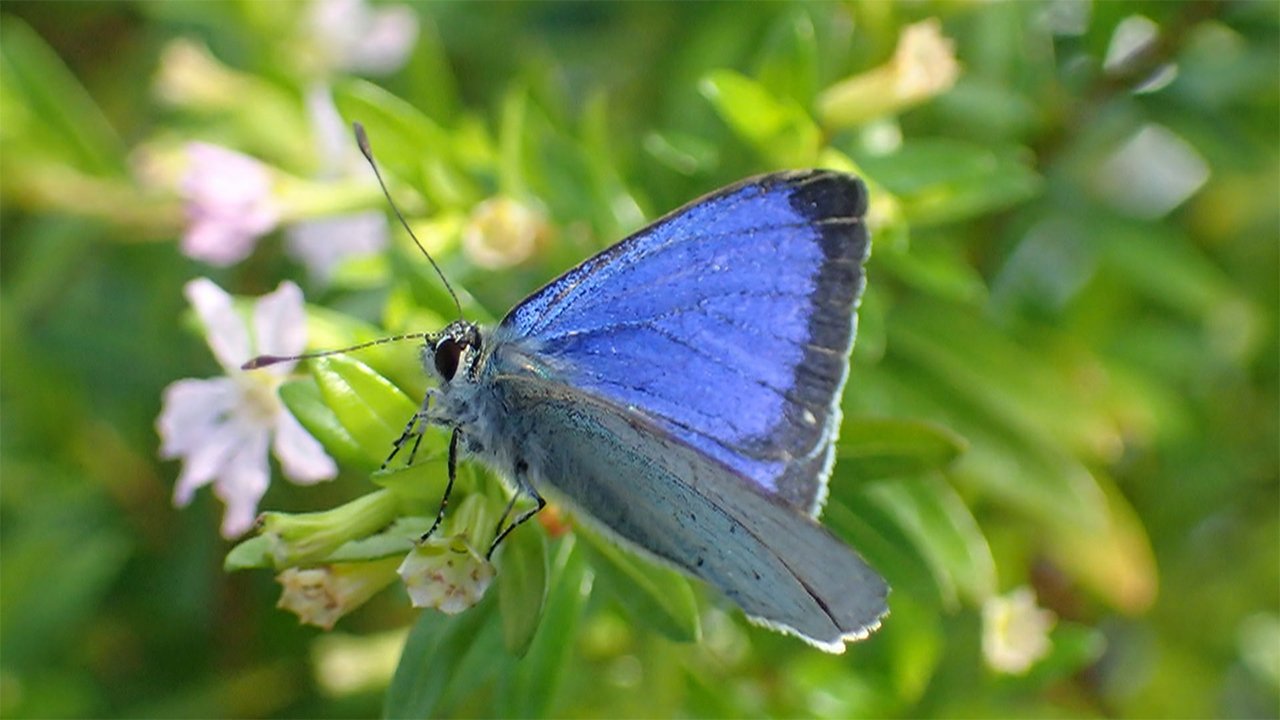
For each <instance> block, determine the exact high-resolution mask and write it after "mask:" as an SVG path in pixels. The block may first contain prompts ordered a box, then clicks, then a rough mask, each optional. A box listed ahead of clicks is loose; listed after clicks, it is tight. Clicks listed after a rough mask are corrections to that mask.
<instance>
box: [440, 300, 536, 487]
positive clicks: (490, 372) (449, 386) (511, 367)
mask: <svg viewBox="0 0 1280 720" xmlns="http://www.w3.org/2000/svg"><path fill="white" fill-rule="evenodd" d="M525 344H526V343H525V342H523V341H522V340H521V339H517V338H511V337H509V336H508V334H507V333H505V332H504V331H503V329H502V328H496V329H495V328H485V327H481V326H478V325H475V324H473V323H470V322H467V321H464V320H459V321H455V322H454V323H452V324H450V325H449V326H448V327H446V328H445V329H444V330H442V331H441V332H440V333H439V335H437V336H433V337H432V338H430V339H429V340H428V342H427V344H426V345H425V346H424V348H423V365H424V367H426V368H427V370H428V372H432V373H433V374H434V375H435V377H436V380H437V381H438V382H439V387H438V389H437V390H436V391H435V393H434V399H435V401H434V403H433V405H432V407H431V408H430V410H429V413H430V416H431V420H432V422H433V423H434V424H439V425H443V426H445V427H450V428H456V429H458V430H459V431H460V432H461V440H462V447H463V448H465V449H466V451H467V452H468V454H470V455H472V456H473V457H475V458H476V459H478V460H481V461H482V462H484V463H485V464H487V465H489V466H491V467H492V468H494V469H495V470H496V471H498V474H499V475H500V476H502V477H503V478H506V479H509V480H514V481H515V483H516V484H525V483H528V482H529V481H530V478H529V477H528V475H529V474H530V473H529V470H530V465H531V464H533V465H536V457H537V456H538V455H539V454H540V453H539V449H538V448H536V447H532V446H531V445H530V443H529V441H528V440H529V437H530V433H528V432H527V430H528V429H527V428H521V427H518V425H519V417H520V415H519V413H513V412H511V408H509V407H507V404H508V403H507V400H506V399H505V395H504V393H503V392H502V382H501V378H503V377H509V376H511V375H529V376H533V377H542V378H545V377H547V374H548V373H549V372H551V370H550V368H547V367H542V365H543V363H538V362H537V360H536V359H535V358H536V354H535V353H533V352H531V349H530V348H527V347H524V345H525Z"/></svg>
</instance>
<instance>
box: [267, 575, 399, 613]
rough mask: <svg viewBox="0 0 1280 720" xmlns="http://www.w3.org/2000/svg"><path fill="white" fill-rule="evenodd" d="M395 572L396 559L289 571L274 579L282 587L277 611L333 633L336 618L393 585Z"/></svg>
mask: <svg viewBox="0 0 1280 720" xmlns="http://www.w3.org/2000/svg"><path fill="white" fill-rule="evenodd" d="M395 568H396V558H386V559H382V560H373V561H370V562H357V563H333V564H330V565H323V566H320V567H313V568H296V567H291V568H288V569H286V570H285V571H284V572H281V573H280V574H279V575H277V576H276V580H277V581H279V583H280V584H281V585H282V586H284V592H282V593H281V594H280V602H278V603H276V607H278V608H281V609H283V610H288V611H289V612H292V613H294V614H295V615H297V616H298V619H299V620H300V621H301V622H303V623H305V624H307V625H315V626H317V627H322V628H324V629H325V630H332V629H333V625H334V623H336V622H337V621H338V618H340V617H342V616H343V615H346V614H347V613H349V612H351V611H352V610H354V609H356V608H358V607H360V606H361V605H363V604H364V603H365V602H366V601H367V600H368V599H369V598H371V597H373V596H374V595H376V594H377V593H378V591H379V590H382V589H383V588H385V587H386V586H388V585H390V584H391V583H392V582H395V579H396V572H395Z"/></svg>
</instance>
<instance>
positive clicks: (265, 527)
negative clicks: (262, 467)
mask: <svg viewBox="0 0 1280 720" xmlns="http://www.w3.org/2000/svg"><path fill="white" fill-rule="evenodd" d="M399 512H400V498H399V496H397V495H396V494H395V493H393V492H391V491H390V490H378V491H377V492H373V493H369V494H368V495H365V496H364V497H360V498H357V499H355V500H352V501H351V502H349V503H347V504H345V505H339V506H338V507H336V508H333V509H332V510H325V511H323V512H314V513H303V514H298V515H291V514H289V513H276V512H269V513H263V514H262V515H261V517H260V518H259V520H258V522H259V525H260V527H261V533H262V534H263V535H264V536H266V537H268V538H270V540H271V556H272V557H273V558H274V559H275V564H276V567H290V566H295V565H303V564H306V563H308V562H315V561H317V560H320V559H323V558H324V557H325V556H327V555H328V554H329V553H331V552H333V551H334V550H336V549H338V548H339V547H341V546H342V545H343V543H346V542H348V541H351V540H358V539H360V538H363V537H366V536H368V535H370V534H372V533H374V532H376V531H378V530H380V529H382V528H384V527H386V526H387V525H389V524H391V522H392V521H393V520H395V518H396V516H397V514H398V513H399Z"/></svg>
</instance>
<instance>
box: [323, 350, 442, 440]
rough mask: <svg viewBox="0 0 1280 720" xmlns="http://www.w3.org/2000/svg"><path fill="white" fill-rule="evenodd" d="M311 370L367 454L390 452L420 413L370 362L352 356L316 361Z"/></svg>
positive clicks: (328, 401) (333, 407) (343, 421)
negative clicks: (370, 365)
mask: <svg viewBox="0 0 1280 720" xmlns="http://www.w3.org/2000/svg"><path fill="white" fill-rule="evenodd" d="M311 369H312V374H313V375H314V376H315V378H316V382H317V383H318V384H319V386H320V393H321V395H322V396H323V397H324V401H325V404H326V405H328V406H329V407H330V408H331V409H332V410H333V412H334V413H335V414H337V416H338V418H339V419H340V420H341V421H342V424H343V426H344V427H346V429H347V432H349V433H350V434H351V437H352V438H354V439H355V441H356V442H357V443H359V445H360V448H361V450H362V451H363V453H364V454H365V456H367V457H370V458H373V457H377V456H378V455H379V454H380V453H382V452H387V453H389V452H390V451H391V448H392V441H394V440H395V439H396V438H398V437H400V435H401V433H402V432H404V429H405V424H406V423H408V422H409V419H410V418H412V417H413V415H414V413H415V412H417V410H418V407H417V404H416V403H414V402H413V401H412V400H410V399H409V398H408V397H407V396H406V395H405V394H404V393H403V392H401V391H400V389H399V388H397V387H396V386H395V385H392V384H391V382H390V381H388V380H387V379H386V378H384V377H382V376H381V375H379V374H377V373H376V372H374V371H373V370H371V369H370V368H369V366H368V365H365V364H364V363H362V362H360V361H359V360H355V359H353V358H351V357H348V356H344V355H335V356H332V357H327V358H320V359H317V360H312V361H311ZM408 450H409V448H405V450H404V451H405V452H408ZM384 457H385V456H384Z"/></svg>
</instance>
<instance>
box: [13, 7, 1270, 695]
mask: <svg viewBox="0 0 1280 720" xmlns="http://www.w3.org/2000/svg"><path fill="white" fill-rule="evenodd" d="M0 13H2V15H0V202H2V203H3V207H2V209H0V237H2V238H3V240H2V243H0V321H2V325H0V368H2V374H0V421H2V430H0V586H2V588H3V593H2V594H0V715H3V716H5V717H87V716H95V717H211V716H229V717H288V716H306V717H356V716H370V715H377V714H383V713H385V714H389V715H396V716H399V715H442V716H494V715H503V716H505V715H521V716H537V715H550V716H562V717H585V716H607V717H622V716H646V717H665V716H752V717H756V716H783V717H790V716H815V717H853V716H879V717H887V716H909V717H922V716H957V715H965V716H990V715H994V716H1009V715H1026V716H1030V715H1036V716H1050V715H1051V716H1062V715H1071V716H1125V717H1140V716H1169V717H1205V716H1221V717H1276V716H1277V715H1278V714H1280V699H1278V689H1280V510H1278V508H1280V504H1278V503H1280V498H1278V497H1277V490H1278V488H1280V460H1278V454H1280V449H1278V447H1277V445H1278V441H1277V438H1278V432H1280V428H1278V427H1277V425H1278V423H1277V406H1278V396H1277V361H1278V357H1280V353H1278V348H1277V332H1276V331H1277V307H1278V304H1280V299H1278V293H1280V289H1278V278H1280V259H1278V258H1280V216H1278V212H1280V211H1278V208H1280V204H1278V203H1277V197H1280V164H1278V159H1280V158H1278V155H1280V153H1278V148H1280V143H1278V142H1277V140H1278V138H1280V133H1278V128H1277V124H1278V120H1280V102H1278V101H1280V60H1278V58H1280V33H1278V28H1280V5H1277V4H1276V3H1274V2H1237V3H1216V2H1190V3H1179V2H1150V3H1148V2H1136V3H1134V2H1129V3H1123V2H1106V3H1098V2H1087V1H1084V0H1079V1H1077V0H1057V1H1049V2H1016V3H999V2H992V3H987V2H963V1H952V2H910V3H890V2H870V3H781V2H779V3H749V4H721V3H697V4H680V5H676V4H663V3H618V4H613V3H610V4H583V3H527V4H525V3H483V4H465V3H430V4H421V5H419V4H411V5H410V4H397V3H391V2H385V3H383V2H368V3H362V2H357V1H356V0H317V1H316V2H264V3H251V2H172V3H157V2H137V3H121V2H93V3H72V2H64V3H43V2H13V1H9V2H5V3H4V4H3V6H0ZM352 120H359V121H361V122H364V123H365V124H366V125H367V126H368V127H369V130H370V136H371V139H372V141H373V145H374V148H375V151H376V152H377V153H378V155H379V158H380V160H381V162H382V164H383V165H384V167H385V168H386V169H387V171H388V173H389V174H390V175H391V177H392V179H393V182H392V186H393V190H394V191H395V193H396V196H397V197H398V198H400V199H401V202H402V204H403V205H404V206H405V210H406V213H407V215H408V216H409V218H410V222H411V223H412V224H413V226H414V228H415V229H416V230H417V231H418V232H419V234H420V235H421V236H422V237H423V239H424V243H426V244H427V245H428V247H429V248H431V249H432V250H433V252H434V253H435V254H436V257H437V258H438V259H439V260H440V261H441V263H442V265H443V267H444V270H445V272H446V274H448V276H449V278H450V279H451V281H452V282H453V283H454V284H455V285H456V286H459V287H461V288H464V289H465V291H466V293H467V304H468V307H469V308H470V309H471V313H470V316H471V317H472V318H483V317H484V316H486V315H487V316H489V317H501V316H502V315H503V314H504V313H505V311H506V309H507V308H509V307H510V306H511V305H512V304H513V303H515V302H516V301H518V300H519V299H520V298H522V297H523V296H525V295H526V294H528V293H529V292H531V291H532V290H534V289H535V288H537V287H538V286H539V285H540V284H541V283H543V282H545V281H546V280H548V279H550V278H551V277H554V276H555V275H556V274H558V273H559V272H561V271H563V270H564V269H566V268H568V267H570V266H572V265H573V264H574V263H576V262H577V261H578V260H580V259H582V258H584V257H586V256H587V255H588V254H590V253H591V252H593V251H595V250H596V249H599V248H601V247H604V246H607V245H608V244H611V243H612V242H614V241H616V240H617V239H619V238H621V237H623V236H624V235H625V234H626V233H628V232H630V231H633V230H635V229H637V228H639V227H640V226H642V225H643V223H644V222H645V221H646V220H648V219H652V218H654V217H656V216H658V215H659V214H661V213H664V212H666V211H668V210H670V209H672V208H674V207H677V206H679V205H680V204H683V203H684V202H686V201H688V200H690V199H692V198H695V197H697V196H699V195H701V194H703V193H705V192H708V191H710V190H713V189H715V188H717V187H719V186H722V185H725V184H727V183H729V182H732V181H735V180H737V179H739V178H741V177H743V176H746V175H749V174H754V173H760V172H766V171H769V170H774V169H780V168H785V167H805V166H818V165H821V166H827V167H836V168H841V169H846V170H852V171H856V172H858V173H859V174H860V175H862V176H863V177H865V178H866V179H867V181H868V183H869V184H870V185H871V187H872V190H873V196H874V198H875V200H874V204H873V207H872V213H871V224H872V228H873V233H874V252H873V257H872V260H871V262H870V265H869V269H868V274H869V277H870V286H869V290H868V293H867V296H866V298H865V301H864V305H863V311H862V325H861V328H860V336H859V339H858V345H857V347H856V348H855V350H854V355H853V371H852V375H851V380H850V382H849V386H848V388H847V389H846V393H845V399H844V405H845V423H844V430H843V434H842V437H841V441H840V446H839V449H840V459H839V461H838V463H837V467H836V472H835V476H834V477H833V479H832V489H831V501H830V502H829V503H828V507H827V511H826V513H825V515H824V521H825V522H826V523H827V524H828V525H829V526H830V527H832V529H833V530H834V531H835V532H837V533H838V534H840V535H841V536H842V537H844V538H846V539H847V540H849V541H850V542H851V543H852V544H854V545H855V546H856V547H858V548H859V549H860V550H861V551H862V552H863V553H864V554H865V556H866V557H867V559H868V560H869V561H871V562H872V564H874V565H875V566H876V567H877V568H878V569H879V570H880V571H881V572H882V573H883V574H884V575H885V576H886V578H888V580H889V581H890V583H891V584H892V585H893V587H894V593H893V595H892V596H891V598H890V604H891V609H892V614H891V615H890V617H889V618H888V620H887V622H886V623H885V625H884V627H883V629H881V630H880V631H879V632H878V633H877V634H875V635H874V636H873V637H871V638H870V639H869V640H866V641H865V642H862V643H859V644H856V645H853V646H851V647H850V648H849V650H848V651H847V652H846V653H845V654H844V655H843V656H828V655H825V654H822V653H819V652H816V651H814V650H812V649H810V648H808V647H807V646H805V645H803V644H802V643H800V642H797V641H795V640H793V639H788V638H784V637H780V636H776V635H774V634H772V633H769V632H767V631H764V630H760V629H756V628H752V627H750V626H748V625H747V624H746V623H745V622H743V621H742V619H741V617H740V615H739V614H737V613H736V612H734V611H732V610H731V609H730V608H729V607H728V606H727V605H726V604H725V603H724V602H723V601H722V600H720V599H718V598H716V597H715V596H714V594H712V593H710V592H708V591H707V590H706V589H705V588H701V587H697V586H695V585H688V584H686V585H687V587H688V589H681V590H679V591H678V592H677V591H676V590H672V589H671V588H672V587H674V586H675V585H674V584H678V583H681V582H683V581H681V580H678V579H673V578H666V577H665V576H662V575H660V574H655V573H656V571H651V569H649V568H647V567H646V566H644V565H643V564H629V561H628V560H627V559H626V558H614V557H611V554H610V553H609V552H608V550H607V548H601V547H599V546H597V547H594V548H588V545H589V543H586V542H583V541H582V539H581V538H578V539H576V540H575V535H576V534H575V533H574V532H567V533H566V532H565V528H564V527H560V526H557V525H556V524H555V523H554V522H544V523H542V524H536V523H531V525H530V526H531V528H533V527H536V529H531V530H530V531H529V537H531V538H536V542H537V543H538V544H537V545H536V548H537V549H538V550H537V552H538V553H539V555H538V557H539V558H542V559H535V561H532V562H534V563H535V565H536V563H541V565H538V566H537V567H542V568H543V570H544V571H545V573H544V574H545V575H546V576H547V577H546V578H545V580H546V582H545V587H542V586H538V587H537V588H535V593H534V595H532V596H530V598H529V599H528V602H518V603H516V607H520V606H523V607H532V608H534V610H533V612H532V618H533V619H532V622H533V623H534V625H530V626H529V632H530V633H532V632H533V628H534V627H536V628H537V631H536V633H537V634H536V635H531V636H530V637H531V640H529V639H528V638H526V641H525V643H524V645H523V646H521V647H519V648H517V649H516V650H515V651H513V647H512V642H511V636H512V632H513V631H512V630H511V627H512V626H518V625H519V624H520V622H519V621H518V619H519V617H520V616H519V615H518V614H516V613H518V611H516V610H513V609H512V607H510V606H509V604H508V603H507V602H506V601H505V600H504V601H503V602H502V603H499V604H500V605H501V607H495V606H494V603H493V602H486V603H485V604H482V605H480V606H478V607H476V608H473V609H472V610H471V611H469V612H468V613H464V614H462V615H459V616H454V617H446V616H443V615H440V614H438V613H435V612H434V611H424V612H422V613H419V612H418V611H415V610H413V609H412V608H410V606H409V603H408V600H407V598H406V597H405V594H404V590H403V587H402V586H400V585H398V584H396V585H394V586H392V587H390V588H389V589H387V590H386V591H384V592H382V593H380V594H378V595H377V596H376V597H374V598H373V599H372V600H370V601H369V602H368V603H366V604H364V605H363V606H362V607H359V608H356V609H354V610H353V611H352V612H351V613H350V614H349V615H347V616H346V617H344V618H342V619H341V620H340V621H339V622H338V623H337V625H336V627H335V628H334V629H333V630H332V631H329V632H325V631H322V630H319V629H317V628H314V627H309V626H304V625H300V624H299V622H298V620H297V618H296V617H295V616H294V615H292V614H289V613H288V612H285V611H283V610H279V609H277V608H276V607H275V604H276V601H277V598H278V596H279V593H280V587H279V585H278V584H277V583H276V581H275V579H274V575H275V573H274V572H272V571H270V570H246V571H241V572H226V571H224V569H223V559H224V556H225V555H226V553H227V552H228V550H229V549H230V548H231V547H232V541H231V540H228V539H226V538H224V537H223V536H222V535H221V534H220V532H219V530H220V527H223V526H222V522H223V511H224V507H223V504H222V501H221V500H219V499H218V497H216V496H215V495H214V493H212V492H210V491H209V489H208V488H205V489H202V490H199V491H198V492H196V493H195V496H194V499H193V500H192V502H191V503H190V504H189V505H188V506H186V507H182V508H176V507H175V506H174V502H173V498H174V495H175V493H174V487H175V481H176V478H177V477H178V475H179V472H180V470H181V464H180V463H179V462H176V461H173V460H168V459H165V460H162V459H161V458H160V449H161V437H160V435H159V434H158V432H157V417H158V416H159V415H160V413H161V410H162V398H163V397H164V392H165V388H166V387H167V386H169V385H170V383H173V382H175V381H178V380H181V379H183V378H209V377H214V376H218V375H220V374H221V373H222V370H220V369H219V367H218V364H217V362H216V361H215V359H214V356H213V355H211V354H210V352H209V348H208V345H207V344H206V341H205V338H204V337H203V332H202V330H201V329H200V327H199V323H197V322H195V318H194V317H193V315H192V314H191V312H190V310H189V306H188V302H187V300H186V299H185V298H184V294H183V288H184V285H185V284H186V283H188V282H189V281H191V280H192V279H194V278H199V277H208V278H211V279H212V280H214V281H215V282H216V283H217V284H218V285H219V286H221V287H223V288H225V289H226V290H227V291H228V292H230V293H232V294H234V295H237V296H242V297H245V298H252V297H256V296H259V295H262V294H264V293H266V292H269V291H271V290H273V289H275V288H276V287H277V284H278V283H279V282H280V281H281V280H282V279H291V280H293V281H295V282H297V283H298V284H299V285H300V286H301V288H302V289H303V291H304V293H305V296H306V299H307V302H308V303H309V305H308V326H309V327H310V328H312V329H313V330H314V329H315V328H316V327H322V328H323V327H328V328H330V329H332V328H350V327H360V328H367V329H370V330H376V331H377V334H385V333H391V332H398V331H413V330H419V331H420V330H430V329H435V328H436V327H438V326H439V325H440V324H442V322H443V321H442V320H441V317H444V318H448V317H449V307H448V305H447V300H442V297H441V293H440V290H439V286H438V281H437V280H436V279H435V278H434V276H433V275H431V274H430V273H429V272H428V271H426V270H424V267H425V263H424V262H423V261H422V260H421V258H420V256H417V255H416V254H415V253H416V251H414V250H412V247H411V246H409V245H407V240H406V238H404V237H402V235H403V233H402V232H400V231H399V230H398V229H395V230H393V229H391V228H390V227H389V225H388V224H387V223H386V221H385V217H386V215H385V207H386V206H385V201H384V200H383V199H382V198H381V196H380V195H379V194H378V191H377V189H376V186H374V185H372V184H371V182H370V179H369V177H368V172H367V168H365V167H364V166H362V165H361V164H360V161H359V156H358V155H357V154H355V153H354V149H353V143H352V141H351V140H350V136H349V130H348V129H347V128H348V127H349V123H350V121H352ZM193 143H203V145H193ZM211 147H212V148H214V149H213V151H212V152H211V151H210V148H211ZM224 151H225V152H224ZM210 157H213V158H214V162H212V163H210V161H209V158H210ZM218 163H221V165H218ZM228 167H230V168H232V169H231V170H230V171H228V170H227V168H228ZM219 173H222V174H219ZM228 173H229V174H228ZM219 203H222V204H221V205H219ZM442 303H444V304H442ZM314 335H315V333H314V332H313V337H312V339H311V344H312V346H322V345H324V344H325V341H326V340H334V339H339V338H341V339H347V337H346V336H343V335H342V334H341V333H340V332H338V331H332V332H330V334H329V335H323V334H322V336H321V337H319V338H316V337H314ZM357 335H358V333H357ZM389 352H390V354H391V356H392V357H398V358H399V359H398V360H391V361H389V363H390V364H391V366H392V367H391V369H389V370H386V371H385V372H381V374H384V375H387V376H389V377H391V378H392V379H393V380H394V381H395V382H396V383H397V384H398V385H399V386H401V387H403V388H404V389H405V391H406V392H407V393H408V394H409V396H410V397H415V398H416V397H421V395H420V393H421V391H422V388H423V387H424V386H425V380H424V379H423V378H422V377H421V376H420V374H419V373H418V372H417V371H416V369H415V368H414V363H415V362H416V352H417V351H416V349H415V348H413V347H412V346H411V345H404V346H403V347H400V348H398V349H393V350H391V351H389ZM396 363H399V365H396ZM397 368H398V369H397ZM297 382H304V383H311V382H312V381H311V380H309V379H305V380H299V381H297ZM308 387H311V386H310V385H308ZM286 400H289V398H286ZM415 402H416V400H415ZM289 406H290V407H291V408H295V411H296V408H297V403H295V402H292V401H291V402H290V405H289ZM333 411H334V412H336V413H337V415H338V416H344V411H343V408H342V407H340V406H334V407H333ZM326 412H328V410H326ZM308 427H312V426H311V425H310V424H309V425H308ZM321 439H322V440H323V441H325V447H326V449H328V450H329V452H330V454H333V455H334V456H335V457H337V458H338V460H339V462H338V465H339V467H340V469H341V470H340V473H339V475H338V477H337V479H335V480H333V481H330V482H325V483H321V484H318V485H313V486H305V487H304V486H300V485H295V484H292V483H290V482H288V481H286V480H285V479H283V477H282V476H281V473H280V472H279V469H278V468H276V470H275V471H274V473H273V474H274V477H273V481H272V484H271V488H270V489H269V490H268V491H267V494H266V496H265V498H264V499H263V500H262V502H261V503H260V509H264V510H265V509H270V510H285V511H291V512H297V511H306V510H318V509H324V508H329V507H333V506H335V505H338V504H340V503H342V502H345V501H348V500H351V499H352V498H356V497H359V496H361V495H364V494H366V493H369V492H370V491H371V490H373V489H374V488H375V486H374V485H372V484H371V483H370V480H369V473H368V468H365V467H362V466H361V463H360V462H358V461H354V462H353V461H351V460H350V459H349V458H350V457H351V456H352V454H351V453H350V452H348V453H347V454H345V455H344V454H343V452H342V451H341V450H342V448H341V447H339V445H340V443H338V442H337V441H335V440H333V439H332V438H326V437H322V438H321ZM439 480H440V478H438V477H434V476H433V479H432V482H438V481H439ZM518 534H519V533H517V535H518ZM535 565H531V567H533V566H535ZM500 570H501V567H500ZM654 578H658V579H657V580H654ZM500 582H501V575H500ZM681 587H684V586H681ZM491 592H492V591H491ZM646 592H647V593H649V595H646ZM673 593H674V594H673ZM681 593H690V597H693V598H694V599H695V601H696V604H693V605H690V608H689V609H682V608H680V607H675V606H673V605H672V603H671V602H670V600H669V599H670V597H674V596H681V597H682V596H683V595H681ZM650 595H651V597H650ZM637 598H639V600H637ZM646 598H648V601H646V600H645V599H646ZM677 605H678V603H677ZM512 618H516V620H513V619H512ZM539 618H540V620H541V622H540V625H538V624H537V623H538V620H539ZM415 622H416V623H417V625H416V626H415V625H414V623H415ZM410 626H414V630H413V633H412V635H407V633H408V629H409V628H410ZM406 638H408V639H406ZM695 638H697V639H696V640H695ZM406 642H407V643H408V650H407V651H406V654H405V663H404V664H403V665H401V666H400V671H399V672H398V673H397V672H396V667H397V663H398V661H399V658H400V656H401V649H402V648H404V647H405V646H406ZM530 643H531V644H530ZM517 644H518V643H517ZM521 654H523V658H521V657H519V656H520V655H521Z"/></svg>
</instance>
